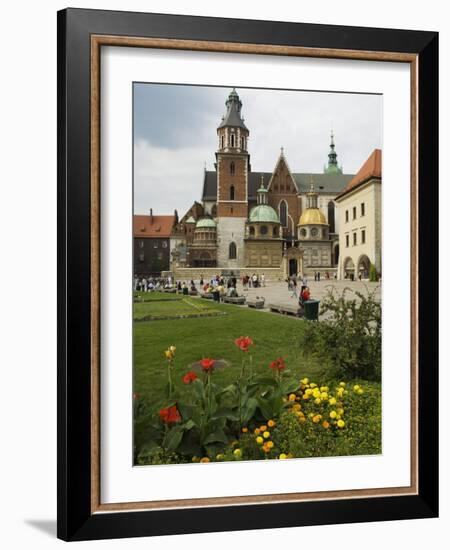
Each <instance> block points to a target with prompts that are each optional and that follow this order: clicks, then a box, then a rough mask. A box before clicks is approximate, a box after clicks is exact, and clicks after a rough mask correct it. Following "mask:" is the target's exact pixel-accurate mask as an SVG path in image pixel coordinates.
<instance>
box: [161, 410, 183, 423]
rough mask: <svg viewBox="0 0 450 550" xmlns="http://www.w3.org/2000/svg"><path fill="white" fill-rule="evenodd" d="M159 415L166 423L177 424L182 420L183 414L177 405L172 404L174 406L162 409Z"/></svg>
mask: <svg viewBox="0 0 450 550" xmlns="http://www.w3.org/2000/svg"><path fill="white" fill-rule="evenodd" d="M159 417H160V418H161V420H162V421H163V422H164V424H176V423H177V422H181V415H180V413H179V412H178V409H177V407H176V405H172V407H168V408H167V409H161V410H160V411H159Z"/></svg>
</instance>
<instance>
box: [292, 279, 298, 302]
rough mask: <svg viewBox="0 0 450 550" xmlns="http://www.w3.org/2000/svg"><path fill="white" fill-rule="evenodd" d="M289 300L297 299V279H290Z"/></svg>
mask: <svg viewBox="0 0 450 550" xmlns="http://www.w3.org/2000/svg"><path fill="white" fill-rule="evenodd" d="M291 298H297V278H296V277H294V276H292V277H291Z"/></svg>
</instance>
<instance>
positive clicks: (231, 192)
mask: <svg viewBox="0 0 450 550" xmlns="http://www.w3.org/2000/svg"><path fill="white" fill-rule="evenodd" d="M230 201H234V185H232V186H231V187H230Z"/></svg>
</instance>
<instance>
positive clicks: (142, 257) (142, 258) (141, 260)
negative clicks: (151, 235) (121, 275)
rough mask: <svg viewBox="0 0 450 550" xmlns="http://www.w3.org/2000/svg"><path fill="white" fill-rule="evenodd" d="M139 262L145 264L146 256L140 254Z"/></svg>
mask: <svg viewBox="0 0 450 550" xmlns="http://www.w3.org/2000/svg"><path fill="white" fill-rule="evenodd" d="M139 261H140V262H143V261H144V254H139Z"/></svg>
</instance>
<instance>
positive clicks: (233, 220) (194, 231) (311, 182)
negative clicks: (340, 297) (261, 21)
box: [170, 89, 353, 277]
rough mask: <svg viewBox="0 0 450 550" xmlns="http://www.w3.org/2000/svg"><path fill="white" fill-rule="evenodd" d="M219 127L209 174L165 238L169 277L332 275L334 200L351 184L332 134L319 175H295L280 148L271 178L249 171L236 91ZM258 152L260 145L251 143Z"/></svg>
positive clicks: (335, 221) (335, 259) (336, 255)
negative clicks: (167, 239) (207, 274)
mask: <svg viewBox="0 0 450 550" xmlns="http://www.w3.org/2000/svg"><path fill="white" fill-rule="evenodd" d="M225 105H226V112H225V115H224V116H223V117H222V120H221V121H220V124H219V126H218V127H217V150H216V152H215V163H214V167H215V170H214V171H206V170H205V172H204V181H203V192H202V197H201V198H200V200H199V201H195V202H194V203H193V205H192V207H191V208H190V209H189V210H188V212H186V213H185V215H184V216H183V217H182V218H180V219H178V215H176V217H175V222H174V225H173V228H172V231H171V235H170V256H171V265H170V271H171V272H173V273H175V274H176V273H177V272H178V273H179V274H181V273H182V276H183V277H187V276H188V274H189V272H188V271H186V270H190V272H191V273H192V275H193V276H194V273H195V272H196V271H197V270H201V271H202V272H206V271H208V272H209V268H211V269H213V270H214V271H215V272H224V273H226V272H231V271H233V272H234V273H239V272H241V273H242V272H248V271H259V272H265V273H266V274H267V275H269V276H270V275H271V274H272V275H273V276H274V277H286V276H288V275H292V274H294V273H310V272H312V271H314V270H323V271H328V272H329V273H330V275H332V274H334V273H335V272H336V269H337V266H338V263H339V227H338V223H339V220H338V216H337V215H336V203H335V198H336V197H337V196H338V195H339V194H340V193H341V192H342V191H343V190H344V189H345V188H346V186H347V184H348V183H349V182H350V181H351V180H352V178H353V174H344V173H343V170H342V166H339V165H338V162H337V153H336V150H335V143H334V136H333V133H331V143H330V150H329V153H328V161H327V163H326V164H325V166H324V168H323V172H321V173H315V174H311V173H302V172H292V171H291V168H290V167H289V164H288V161H287V158H286V155H285V154H284V151H283V148H281V150H280V152H279V155H278V159H277V160H276V163H275V167H274V169H273V171H272V172H260V171H257V170H254V169H253V167H252V165H251V159H250V152H249V149H248V141H249V135H250V131H249V128H247V126H246V124H245V122H244V118H243V116H242V102H241V100H240V98H239V95H238V93H237V92H236V90H235V89H233V90H232V91H231V93H230V94H229V96H228V98H227V100H226V103H225ZM255 146H256V147H257V144H256V145H255Z"/></svg>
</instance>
